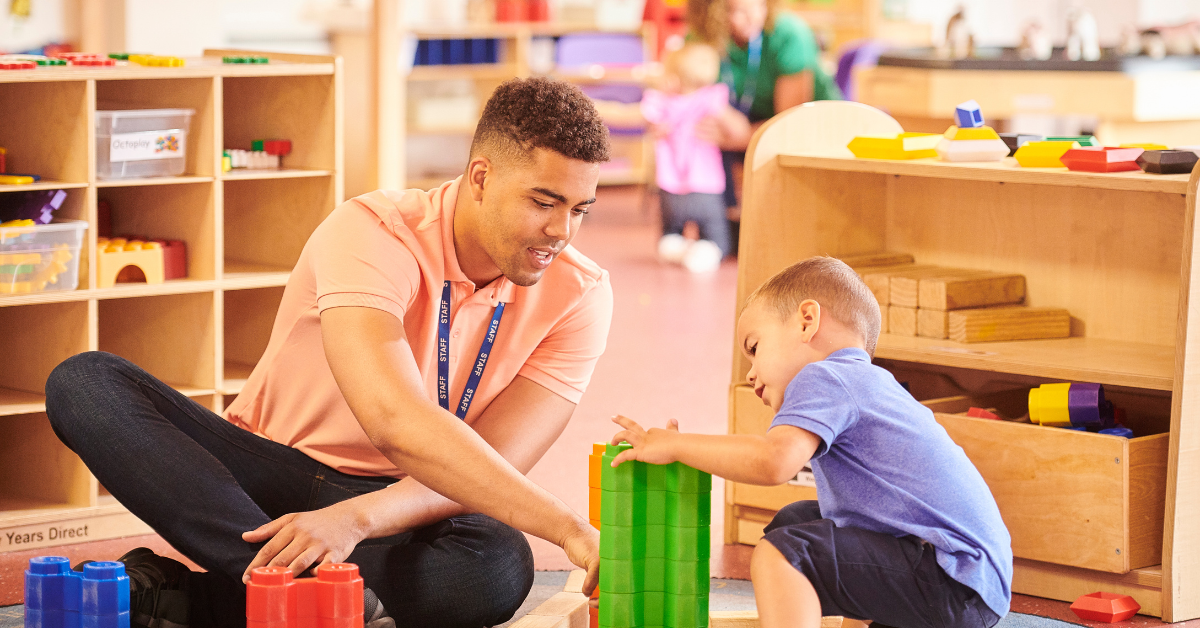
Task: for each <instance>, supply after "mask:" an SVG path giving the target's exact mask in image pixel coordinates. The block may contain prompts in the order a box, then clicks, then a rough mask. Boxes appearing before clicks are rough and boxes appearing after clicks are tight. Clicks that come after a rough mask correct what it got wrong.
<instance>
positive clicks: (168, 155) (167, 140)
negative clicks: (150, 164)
mask: <svg viewBox="0 0 1200 628" xmlns="http://www.w3.org/2000/svg"><path fill="white" fill-rule="evenodd" d="M186 137H187V134H186V133H184V132H183V131H181V130H179V129H172V130H169V131H139V132H137V133H118V134H116V135H113V136H112V138H110V139H109V149H108V160H109V161H113V162H116V161H149V160H152V159H181V158H183V157H184V156H185V155H186V154H187V146H186Z"/></svg>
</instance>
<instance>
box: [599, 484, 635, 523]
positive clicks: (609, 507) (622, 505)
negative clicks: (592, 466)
mask: <svg viewBox="0 0 1200 628" xmlns="http://www.w3.org/2000/svg"><path fill="white" fill-rule="evenodd" d="M646 495H647V494H646V492H645V491H640V492H631V491H608V490H603V491H601V493H600V525H601V527H603V526H608V525H614V526H642V525H646Z"/></svg>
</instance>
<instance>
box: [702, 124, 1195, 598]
mask: <svg viewBox="0 0 1200 628" xmlns="http://www.w3.org/2000/svg"><path fill="white" fill-rule="evenodd" d="M788 115H789V114H786V113H785V114H783V115H782V116H780V117H778V118H776V119H775V120H773V121H771V122H769V123H768V124H766V125H764V126H763V128H762V129H760V131H759V132H758V134H757V135H756V137H755V140H754V142H753V143H752V145H751V149H750V151H749V152H748V153H747V155H748V156H747V166H746V172H747V175H746V182H745V196H744V208H743V213H742V232H741V238H742V239H741V251H742V253H741V255H740V258H741V259H740V260H739V266H738V307H739V311H740V308H741V304H742V303H744V301H745V299H746V297H747V296H748V295H749V293H750V292H751V291H752V290H753V289H754V288H756V287H757V286H758V285H760V284H761V283H762V282H763V281H765V280H766V279H767V278H768V277H770V276H771V275H772V274H774V273H776V272H778V271H779V270H781V269H783V268H784V267H786V266H788V265H790V264H791V263H793V262H796V261H798V260H800V259H804V258H806V257H810V256H813V255H833V256H839V257H845V256H854V255H865V254H873V253H880V252H896V253H907V254H911V255H913V256H914V257H915V259H916V261H917V262H918V263H922V264H933V265H941V266H947V267H955V268H976V269H984V270H991V271H998V272H1012V273H1020V274H1022V275H1024V276H1025V277H1026V281H1027V299H1026V302H1027V304H1029V305H1032V306H1051V307H1061V308H1066V309H1067V310H1069V311H1070V313H1071V316H1072V333H1071V337H1070V338H1065V339H1060V340H1039V341H1023V342H1006V343H978V344H959V343H955V342H952V341H948V340H933V339H928V338H918V337H905V336H898V335H892V334H884V335H882V336H881V337H880V339H879V344H878V347H877V350H876V354H875V359H876V363H877V364H880V365H881V366H884V367H885V368H888V369H889V370H891V371H892V372H893V373H894V374H896V377H897V379H899V380H900V381H905V382H908V383H909V385H910V387H911V389H912V392H913V394H914V396H916V397H917V399H919V400H921V401H922V402H923V403H925V404H926V405H928V406H929V407H931V408H932V409H933V410H934V411H935V416H936V417H937V419H938V421H939V422H940V423H941V424H942V425H943V426H944V427H945V428H946V429H947V431H948V432H949V433H950V434H951V436H952V437H953V438H954V439H955V441H956V442H957V443H958V444H959V445H961V446H962V447H963V448H964V450H965V451H966V452H967V454H968V456H970V457H971V458H972V460H973V461H974V462H975V464H976V466H977V467H978V468H979V469H980V472H981V473H982V474H983V476H984V479H985V480H987V482H988V484H989V486H990V487H991V489H992V492H993V494H994V495H995V496H996V499H997V503H998V504H999V505H1000V509H1001V514H1002V515H1003V516H1004V518H1005V522H1006V524H1007V525H1008V527H1009V530H1010V532H1011V533H1012V536H1013V551H1014V554H1015V555H1016V556H1017V560H1016V573H1015V576H1014V580H1013V589H1014V591H1016V592H1019V593H1026V594H1030V595H1037V596H1042V597H1050V598H1055V599H1060V600H1074V599H1075V598H1076V597H1078V596H1079V595H1081V594H1084V593H1090V592H1093V591H1096V590H1105V591H1112V592H1117V593H1128V594H1131V595H1133V596H1134V597H1135V598H1136V599H1137V600H1138V602H1139V603H1140V604H1141V605H1142V612H1143V613H1147V614H1152V615H1161V616H1162V617H1163V619H1164V620H1167V621H1182V620H1187V619H1192V618H1195V617H1200V500H1198V499H1197V497H1196V496H1197V495H1200V407H1198V406H1197V400H1198V397H1197V391H1198V390H1200V381H1197V377H1198V376H1197V369H1200V341H1198V340H1196V338H1198V337H1200V316H1194V315H1192V314H1193V313H1192V309H1191V308H1189V303H1190V302H1191V301H1192V298H1191V297H1192V296H1193V294H1194V293H1197V294H1198V296H1197V299H1200V268H1197V269H1196V270H1194V269H1193V266H1194V265H1193V259H1194V256H1195V255H1196V248H1195V247H1194V235H1195V232H1194V220H1195V205H1196V190H1197V182H1198V181H1200V170H1198V171H1196V172H1194V173H1193V174H1192V175H1190V176H1189V175H1169V176H1159V175H1147V174H1143V173H1140V172H1136V173H1121V174H1089V173H1080V172H1068V171H1066V170H1058V169H1023V168H1020V167H1018V166H1017V165H1016V164H1015V162H1013V160H1012V159H1011V158H1008V159H1006V160H1004V161H1002V162H998V163H991V164H948V163H941V162H938V161H936V160H929V159H924V160H913V161H882V160H866V159H854V158H851V157H846V158H843V157H840V156H827V155H809V154H789V152H788V150H787V148H786V147H787V146H789V145H797V142H800V141H801V140H800V137H801V136H800V131H799V129H800V126H794V125H791V124H790V123H789V122H787V116H788ZM748 367H749V364H748V363H747V361H746V360H745V359H744V358H743V357H742V356H741V354H740V352H738V351H736V350H735V358H734V364H733V372H732V380H731V388H730V425H729V427H730V432H731V433H759V434H761V433H763V432H764V431H765V430H766V429H767V427H768V426H769V425H770V421H771V410H770V409H769V408H766V407H764V406H763V405H762V404H761V402H760V401H759V400H758V399H757V397H755V396H754V394H753V391H752V390H751V389H750V387H749V386H747V385H746V383H745V375H746V372H747V370H748ZM1056 381H1079V382H1098V383H1102V384H1104V385H1105V388H1106V391H1108V392H1109V397H1110V398H1111V399H1113V400H1114V402H1115V403H1116V404H1117V405H1118V406H1120V407H1122V408H1124V409H1125V410H1126V411H1127V412H1128V414H1129V416H1128V418H1127V421H1126V424H1127V425H1129V426H1130V427H1131V428H1132V429H1133V430H1134V435H1135V437H1136V438H1133V439H1129V440H1127V439H1122V438H1118V437H1110V436H1104V435H1098V434H1089V433H1081V432H1071V431H1067V430H1058V429H1054V428H1043V427H1038V426H1033V425H1028V424H1017V423H1011V422H996V421H987V420H982V419H970V418H967V417H965V416H963V415H961V414H959V413H961V412H965V410H966V409H967V408H968V407H970V406H971V405H979V406H982V407H989V406H991V407H1007V408H1009V413H1008V414H1007V416H1021V414H1022V413H1024V412H1025V411H1026V408H1025V403H1026V401H1025V400H1026V399H1027V394H1028V389H1029V388H1030V387H1034V386H1037V385H1039V384H1041V383H1045V382H1056ZM999 393H1003V395H1000V396H999V397H997V396H996V395H998V394H999ZM997 399H999V401H997ZM799 499H816V490H815V489H814V488H811V487H806V486H795V485H786V486H782V487H766V488H764V487H755V486H746V485H740V484H736V483H732V482H730V483H728V484H727V492H726V528H725V529H726V542H729V543H750V544H753V543H756V542H757V541H758V539H759V538H761V535H762V528H763V526H764V525H765V523H766V522H768V521H770V518H771V517H772V516H773V515H774V512H775V511H776V510H778V509H779V508H780V507H782V506H784V505H786V504H787V503H790V502H792V501H796V500H799Z"/></svg>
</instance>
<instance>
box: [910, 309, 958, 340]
mask: <svg viewBox="0 0 1200 628" xmlns="http://www.w3.org/2000/svg"><path fill="white" fill-rule="evenodd" d="M917 335H918V336H920V337H922V338H949V337H950V316H949V312H945V311H942V310H926V309H918V310H917Z"/></svg>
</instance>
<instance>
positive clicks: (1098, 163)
mask: <svg viewBox="0 0 1200 628" xmlns="http://www.w3.org/2000/svg"><path fill="white" fill-rule="evenodd" d="M1143 152H1145V150H1144V149H1141V148H1114V147H1111V146H1104V147H1100V148H1073V149H1071V150H1069V151H1067V152H1065V153H1063V156H1062V157H1059V159H1058V160H1059V161H1061V162H1062V163H1063V165H1064V166H1066V167H1067V169H1068V170H1077V171H1083V172H1127V171H1130V170H1138V169H1139V168H1138V164H1137V160H1138V157H1141V156H1142V153H1143Z"/></svg>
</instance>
